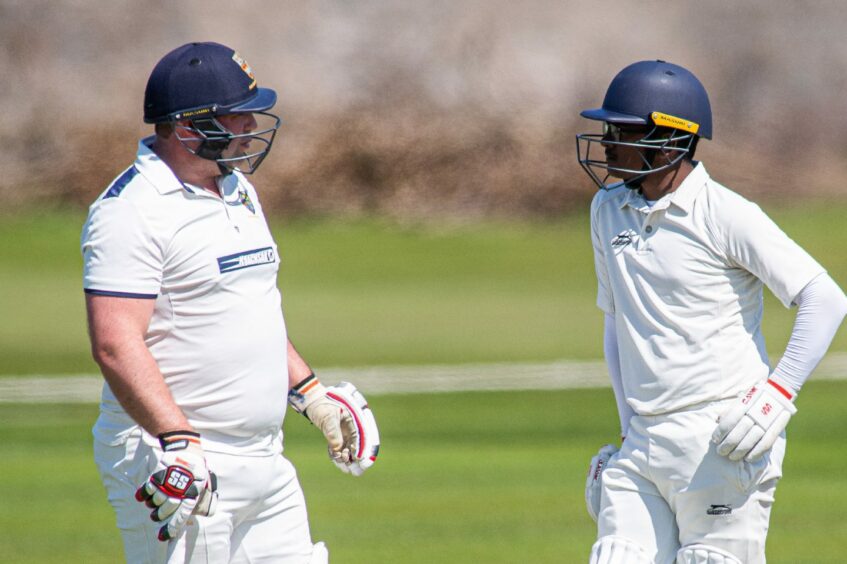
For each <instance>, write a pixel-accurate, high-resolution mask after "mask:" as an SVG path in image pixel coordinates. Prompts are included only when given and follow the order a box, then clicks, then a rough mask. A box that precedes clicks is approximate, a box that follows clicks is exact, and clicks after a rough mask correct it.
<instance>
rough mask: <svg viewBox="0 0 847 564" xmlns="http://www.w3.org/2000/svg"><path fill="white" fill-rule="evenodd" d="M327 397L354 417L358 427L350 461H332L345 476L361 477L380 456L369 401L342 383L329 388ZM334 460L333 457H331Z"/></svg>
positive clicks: (346, 383) (350, 386) (348, 383)
mask: <svg viewBox="0 0 847 564" xmlns="http://www.w3.org/2000/svg"><path fill="white" fill-rule="evenodd" d="M326 395H327V397H329V398H330V399H331V400H333V401H335V402H338V403H339V404H341V405H343V406H344V407H345V409H347V410H348V411H349V412H350V414H351V415H352V416H353V422H354V423H355V425H356V438H357V441H356V443H355V444H354V445H353V446H352V450H351V451H350V461H349V462H343V461H339V460H336V459H333V460H332V461H333V462H334V463H335V465H336V466H338V469H339V470H341V471H342V472H344V473H345V474H353V475H354V476H361V475H362V474H363V473H364V472H365V470H367V469H368V468H370V467H371V466H373V463H374V462H376V457H377V455H378V454H379V429H378V428H377V426H376V419H375V418H374V414H373V411H371V408H370V407H369V406H368V400H366V399H365V396H363V395H362V393H361V392H360V391H359V390H357V389H356V386H354V385H353V384H351V383H350V382H341V383H340V384H338V385H337V386H330V387H329V388H327V394H326ZM330 458H332V456H330Z"/></svg>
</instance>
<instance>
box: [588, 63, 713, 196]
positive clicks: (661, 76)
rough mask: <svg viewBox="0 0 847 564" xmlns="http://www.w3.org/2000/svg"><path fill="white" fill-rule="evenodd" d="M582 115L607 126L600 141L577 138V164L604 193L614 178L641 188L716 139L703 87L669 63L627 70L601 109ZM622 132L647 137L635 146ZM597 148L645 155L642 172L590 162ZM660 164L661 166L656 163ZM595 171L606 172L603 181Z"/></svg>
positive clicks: (637, 65) (614, 82) (596, 136)
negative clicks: (637, 151) (634, 150)
mask: <svg viewBox="0 0 847 564" xmlns="http://www.w3.org/2000/svg"><path fill="white" fill-rule="evenodd" d="M580 115H581V116H582V117H584V118H588V119H591V120H597V121H602V122H604V133H603V134H602V135H600V134H580V135H577V158H578V160H579V163H580V165H581V166H582V167H583V168H584V169H585V171H586V172H588V175H589V176H590V177H591V178H592V180H594V181H595V183H597V185H598V186H599V187H600V188H607V187H608V184H607V183H606V180H608V178H609V177H610V176H614V177H618V178H626V181H625V183H626V184H627V186H629V187H631V188H637V187H638V186H639V185H640V181H641V180H642V179H643V178H644V177H645V176H647V175H648V174H653V173H655V172H659V171H661V170H665V169H667V168H670V167H672V166H674V165H675V164H676V163H678V162H679V161H680V160H681V159H682V158H683V157H685V156H686V155H689V156H690V155H693V153H694V150H695V148H696V145H697V140H698V139H699V138H700V137H705V138H706V139H711V138H712V108H711V105H710V104H709V96H708V94H707V93H706V89H705V88H704V87H703V84H702V83H701V82H700V81H699V80H698V79H697V77H696V76H694V75H693V74H692V73H691V72H690V71H688V70H686V69H685V68H683V67H681V66H679V65H674V64H672V63H668V62H665V61H640V62H637V63H633V64H631V65H629V66H627V67H626V68H624V69H623V70H622V71H620V72H619V73H618V74H617V75H616V76H615V78H614V79H612V82H611V84H610V85H609V88H608V90H607V91H606V96H605V98H604V99H603V105H602V106H601V107H600V108H595V109H590V110H583V111H582V112H580ZM621 128H624V129H625V130H626V129H629V130H632V129H635V130H639V129H641V128H643V132H644V136H643V137H642V138H641V139H639V140H637V141H634V142H633V141H627V142H622V141H621V140H620V131H621ZM581 142H582V144H581ZM598 144H599V145H605V146H614V145H625V146H629V147H633V146H634V147H639V148H641V149H644V151H643V152H642V166H641V168H640V169H625V168H619V167H615V166H610V165H609V163H608V162H607V161H605V160H598V159H592V158H591V157H590V156H589V154H590V151H591V148H592V145H598ZM583 149H584V150H583ZM657 159H658V160H659V162H654V161H656V160H657ZM594 169H601V170H603V171H605V172H604V174H605V177H604V178H602V179H601V178H600V176H599V174H598V173H597V172H596V171H595V170H594ZM601 174H603V173H601Z"/></svg>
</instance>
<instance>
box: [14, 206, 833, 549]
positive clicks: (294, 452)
mask: <svg viewBox="0 0 847 564" xmlns="http://www.w3.org/2000/svg"><path fill="white" fill-rule="evenodd" d="M767 211H769V212H771V213H772V215H773V217H774V218H775V219H776V220H777V221H778V223H779V224H780V225H781V226H783V228H784V229H785V230H786V232H788V234H789V235H791V236H792V237H794V238H795V239H796V240H797V241H798V242H800V243H801V244H802V245H803V246H804V247H806V248H807V249H808V250H809V251H810V252H811V253H812V254H813V255H814V256H815V257H817V258H818V259H819V260H820V261H821V262H822V263H823V264H824V266H825V267H826V268H827V269H828V270H829V271H830V273H831V274H832V275H833V277H834V278H835V279H836V281H838V282H839V283H840V284H841V285H842V287H847V253H845V252H843V249H842V246H841V245H842V244H843V243H842V239H843V238H841V237H838V236H837V234H838V233H840V232H841V226H842V224H843V218H844V217H845V215H847V213H845V212H847V207H845V206H844V205H831V206H829V207H815V208H811V209H783V210H781V209H773V210H771V209H768V210H767ZM83 220H84V217H83V216H81V215H80V214H74V213H48V214H43V215H37V216H36V215H24V216H18V217H4V218H3V220H2V221H0V239H2V240H3V241H4V242H6V244H4V245H2V246H0V287H2V288H3V292H0V311H2V312H3V313H4V316H5V319H6V320H7V322H6V323H3V324H0V377H2V376H4V375H14V374H56V375H60V374H68V373H92V372H95V371H96V367H95V366H94V364H93V363H92V361H91V359H90V357H89V352H88V345H87V338H86V332H85V318H84V307H83V303H84V302H83V297H82V292H81V285H80V277H81V260H80V257H79V249H78V240H79V229H80V227H81V225H82V222H83ZM274 230H275V233H276V234H277V240H278V243H279V246H280V249H281V255H282V266H281V275H280V285H281V288H282V290H283V303H284V307H285V310H286V318H287V322H288V326H289V328H290V330H291V334H292V337H293V339H294V341H295V343H296V344H297V345H298V348H299V349H300V351H301V352H302V353H303V354H304V356H305V357H306V358H307V359H309V360H310V361H311V362H312V363H313V364H314V365H315V366H316V367H318V368H320V367H321V366H362V365H373V364H383V365H387V364H395V363H396V364H408V365H415V364H430V363H439V364H450V363H462V362H510V361H530V362H532V361H544V360H555V359H563V358H572V359H594V358H600V356H601V321H602V316H601V314H600V312H599V310H597V309H596V308H595V306H594V291H595V289H594V283H595V282H594V274H593V267H592V262H591V254H590V244H589V240H588V225H587V220H586V218H585V217H584V215H582V216H578V217H570V218H563V219H562V220H559V221H556V222H550V223H543V224H529V223H526V224H524V223H515V222H510V223H483V224H469V225H453V226H432V225H430V226H418V225H402V226H398V225H396V224H391V223H388V222H385V221H379V220H359V221H347V222H337V221H335V222H333V221H325V220H317V221H296V222H275V224H274ZM765 299H766V309H765V325H764V332H765V336H766V338H767V340H768V344H769V349H770V350H772V351H774V352H775V353H777V354H778V353H779V351H780V350H781V349H782V347H784V344H785V340H786V338H787V336H788V334H789V332H790V330H791V323H792V320H793V312H792V311H789V310H785V309H784V308H782V307H781V306H780V305H779V304H777V303H776V300H774V299H773V298H772V297H771V296H770V294H769V293H767V292H766V298H765ZM832 350H836V351H845V350H847V332H845V331H844V330H842V331H841V332H840V333H839V335H838V336H837V337H836V340H835V342H834V344H833V347H832ZM365 391H366V392H367V390H365ZM845 393H847V383H845V382H811V383H809V384H808V385H807V387H806V388H805V389H804V391H803V392H802V394H801V396H800V398H799V399H798V405H799V409H800V411H799V413H798V415H797V416H796V417H795V419H794V420H793V421H792V423H791V425H790V427H789V436H790V440H789V445H788V449H789V450H788V455H787V461H786V467H785V479H784V480H783V482H782V483H781V484H780V487H779V488H778V491H777V503H776V506H775V509H774V516H773V520H772V528H771V534H770V537H769V538H770V540H769V544H768V557H769V562H776V563H780V562H782V563H796V562H807V563H820V562H843V561H844V559H843V547H842V546H841V545H842V544H843V543H842V539H844V538H847V509H845V507H847V499H845V498H847V493H845V492H847V487H845V485H847V484H845V481H847V478H845V474H844V472H843V467H844V465H845V463H847V454H845V450H844V448H843V446H842V445H841V440H840V433H839V432H838V430H840V429H842V428H843V427H844V416H843V409H842V408H841V398H843V397H844V396H845ZM369 399H370V400H371V403H372V405H373V407H374V410H375V412H376V414H377V417H378V418H379V421H380V427H381V432H382V435H383V449H382V453H381V456H380V460H379V462H378V464H377V466H376V467H375V468H374V469H373V470H371V471H369V472H368V473H367V474H366V475H365V476H363V477H361V478H359V479H355V478H352V477H350V476H345V475H342V474H341V473H340V472H338V471H337V470H336V469H335V468H334V467H333V466H332V465H331V464H330V463H329V462H328V461H327V460H326V458H325V453H324V447H323V443H322V439H321V438H320V437H319V435H318V433H317V431H316V430H315V429H313V428H311V427H309V426H308V424H307V422H306V421H305V420H303V419H302V418H301V417H297V416H296V415H294V414H290V415H289V417H288V419H287V421H286V433H287V439H286V444H287V454H288V455H289V457H290V458H291V459H292V460H293V461H294V462H295V464H296V466H297V468H298V470H299V473H300V477H301V481H302V483H303V487H304V490H305V492H306V496H307V501H308V504H309V509H310V514H311V521H312V529H313V536H314V538H315V539H323V540H326V541H327V542H328V544H329V547H330V550H331V551H332V556H333V562H335V563H336V564H337V563H342V564H343V563H356V562H362V563H365V562H367V563H374V562H379V563H382V562H392V563H393V562H399V563H416V562H428V563H429V562H457V563H459V562H469V561H470V562H473V561H478V562H520V563H523V562H566V563H569V562H585V561H587V552H588V549H589V547H590V545H591V543H592V540H593V525H592V522H591V521H590V519H589V518H588V516H587V514H586V513H585V509H584V506H583V499H582V489H583V482H584V473H585V470H586V467H587V464H588V460H589V458H590V457H591V456H592V455H593V454H594V453H595V452H596V450H597V448H599V446H600V445H601V444H603V443H605V442H609V441H611V440H613V437H614V436H615V435H616V422H615V420H616V414H615V411H614V405H613V400H612V396H611V391H610V390H608V389H605V390H574V391H558V392H518V393H463V394H439V395H391V396H377V397H373V398H369ZM95 417H96V406H95V405H94V404H90V405H9V404H0V447H2V448H1V449H0V453H2V454H0V500H2V505H0V507H2V508H3V509H4V511H2V512H0V561H2V562H16V563H18V562H20V563H49V562H63V563H64V562H74V563H75V562H80V563H83V562H84V563H98V562H110V563H111V562H117V561H120V555H121V549H120V544H119V538H118V534H117V530H116V527H115V525H114V520H113V516H112V513H111V509H110V508H109V506H108V504H107V502H106V499H105V493H104V491H103V489H102V486H101V485H100V482H99V479H98V477H97V474H96V470H95V468H94V464H93V461H92V460H91V444H90V431H89V429H90V426H91V424H92V423H93V421H94V418H95Z"/></svg>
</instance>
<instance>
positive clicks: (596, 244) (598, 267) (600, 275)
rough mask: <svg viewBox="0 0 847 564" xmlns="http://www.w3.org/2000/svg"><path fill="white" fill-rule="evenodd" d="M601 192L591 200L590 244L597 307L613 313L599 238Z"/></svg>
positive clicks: (607, 272)
mask: <svg viewBox="0 0 847 564" xmlns="http://www.w3.org/2000/svg"><path fill="white" fill-rule="evenodd" d="M602 197H603V192H598V193H597V195H595V196H594V200H592V202H591V245H592V247H593V248H594V271H595V273H596V275H597V307H599V308H600V309H602V310H603V311H604V312H606V313H609V314H613V313H615V302H614V300H613V299H612V290H611V286H610V284H609V271H608V269H607V268H606V253H605V249H604V248H603V242H602V240H601V238H600V230H599V225H598V223H599V212H600V205H601V203H602V201H603V200H602Z"/></svg>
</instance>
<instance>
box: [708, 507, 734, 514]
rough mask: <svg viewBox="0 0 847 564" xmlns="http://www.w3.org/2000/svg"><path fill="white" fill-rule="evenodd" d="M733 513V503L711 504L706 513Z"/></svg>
mask: <svg viewBox="0 0 847 564" xmlns="http://www.w3.org/2000/svg"><path fill="white" fill-rule="evenodd" d="M730 513H732V506H731V505H710V506H709V508H708V509H707V510H706V515H729V514H730Z"/></svg>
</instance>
